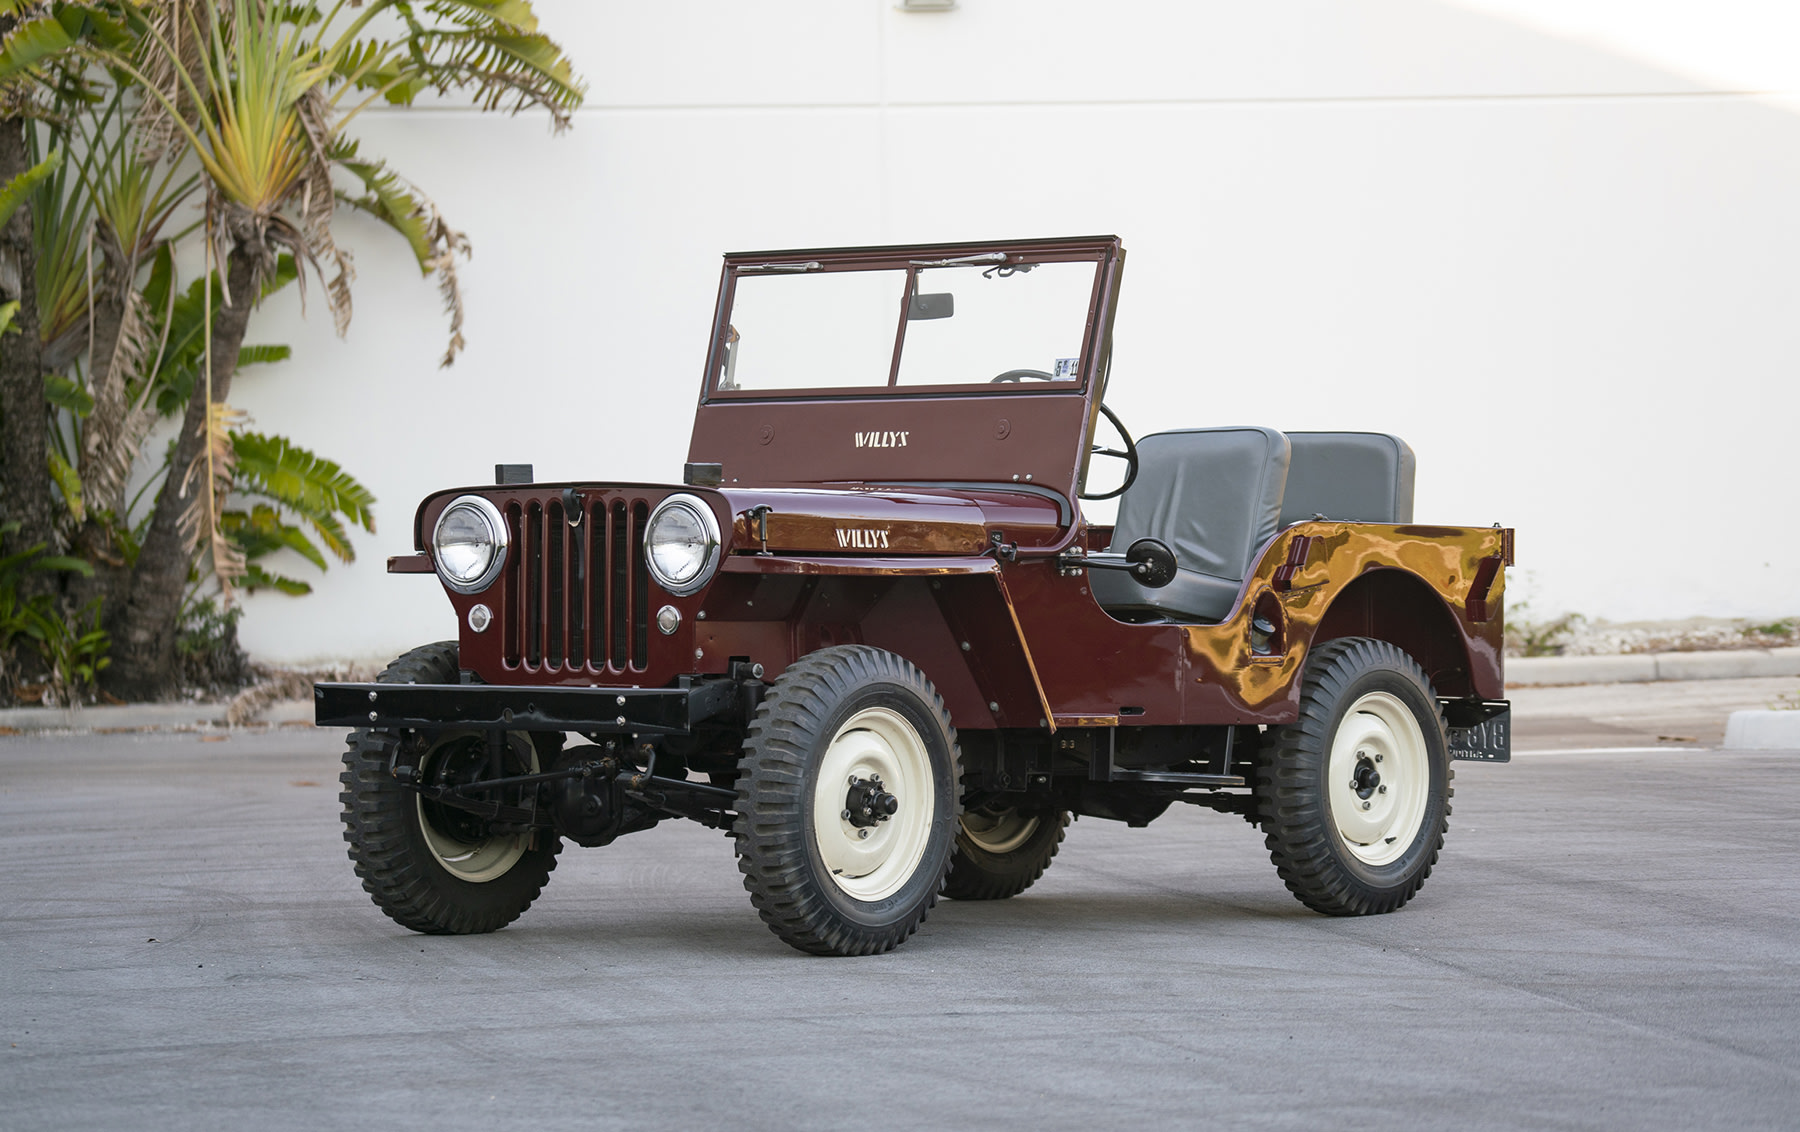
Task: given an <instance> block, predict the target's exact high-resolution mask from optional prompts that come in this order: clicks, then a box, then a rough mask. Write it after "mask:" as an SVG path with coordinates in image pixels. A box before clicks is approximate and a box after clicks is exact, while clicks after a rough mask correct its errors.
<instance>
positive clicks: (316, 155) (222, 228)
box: [0, 0, 582, 697]
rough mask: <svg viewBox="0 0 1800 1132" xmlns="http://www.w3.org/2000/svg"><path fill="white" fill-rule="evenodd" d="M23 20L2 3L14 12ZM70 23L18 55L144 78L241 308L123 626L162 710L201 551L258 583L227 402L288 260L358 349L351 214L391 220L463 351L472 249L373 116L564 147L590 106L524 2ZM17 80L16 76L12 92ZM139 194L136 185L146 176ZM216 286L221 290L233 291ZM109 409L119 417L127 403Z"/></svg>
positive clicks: (222, 342)
mask: <svg viewBox="0 0 1800 1132" xmlns="http://www.w3.org/2000/svg"><path fill="white" fill-rule="evenodd" d="M7 6H9V5H8V3H7V0H0V10H4V9H5V8H6V7H7ZM10 6H11V7H14V8H18V7H19V5H18V4H17V3H16V2H15V3H13V4H11V5H10ZM58 7H59V9H60V11H59V13H58V14H57V15H56V16H55V17H53V16H52V15H51V14H50V13H47V12H39V13H37V14H36V15H35V17H34V18H31V19H30V20H29V21H28V22H25V23H21V25H20V26H19V28H18V29H16V31H15V34H14V35H13V37H12V40H11V42H9V44H8V47H9V50H11V49H12V48H13V47H14V46H15V45H16V44H19V43H24V44H26V45H28V46H29V47H30V48H31V52H35V53H36V55H35V57H36V58H38V59H41V58H45V57H48V55H49V54H50V53H51V50H52V49H56V50H65V51H72V52H74V53H76V54H77V55H79V56H80V57H82V58H84V59H87V60H90V61H92V62H93V63H95V64H98V65H100V66H103V67H106V68H108V69H110V70H112V71H114V72H117V73H119V74H122V75H125V76H129V78H130V80H131V81H132V83H133V84H134V85H135V88H136V91H137V93H138V95H139V97H140V98H141V101H140V103H139V112H138V118H137V122H136V128H135V133H136V137H137V138H138V140H139V146H138V148H137V150H136V151H135V154H134V158H135V159H136V160H137V161H139V162H140V163H141V164H143V165H144V166H146V167H150V166H155V165H157V163H159V162H166V161H168V160H170V159H171V154H176V155H183V154H184V155H186V157H187V158H189V159H191V160H192V162H193V163H194V164H195V165H197V166H198V170H199V176H200V182H201V187H202V189H203V191H204V194H205V231H204V239H205V245H206V250H207V256H208V259H209V264H210V265H216V267H217V268H218V275H217V279H218V284H219V286H220V288H221V290H222V292H223V294H222V296H221V300H222V301H219V302H217V303H215V302H214V301H213V300H212V299H211V297H210V296H209V297H208V301H206V302H205V303H204V309H205V311H206V312H207V314H208V316H209V321H210V326H209V327H208V328H207V330H206V333H205V342H206V349H205V359H204V367H203V368H204V373H203V375H202V378H203V379H202V381H201V382H200V383H199V387H198V388H196V389H195V391H194V394H193V395H192V396H191V397H189V399H188V401H187V406H186V410H185V415H184V419H183V422H182V426H181V429H180V432H179V434H178V436H177V440H176V444H175V449H174V454H173V458H172V462H171V464H170V466H169V469H168V474H167V477H166V480H165V483H164V487H163V489H162V491H161V493H160V494H159V496H158V498H157V501H156V506H155V510H154V512H153V514H152V517H151V519H150V523H149V527H148V530H147V532H146V533H145V536H144V539H143V542H142V547H141V550H140V551H139V553H138V555H137V560H136V565H135V569H134V570H133V571H132V574H131V579H130V585H129V592H128V595H127V596H126V598H125V600H124V602H123V603H122V607H118V608H115V609H114V610H113V617H112V619H111V624H112V626H113V629H114V648H115V653H114V661H115V662H114V664H113V666H112V668H111V670H110V672H109V673H108V676H109V681H108V682H109V686H110V687H111V688H112V689H113V690H115V691H117V692H120V693H122V694H125V695H129V696H138V697H143V696H157V695H160V694H163V693H165V692H166V691H168V690H169V683H170V678H169V675H168V674H169V673H170V672H171V671H172V668H171V664H170V660H171V658H172V655H173V649H174V644H175V637H176V632H177V628H178V621H179V615H180V610H181V607H182V601H183V595H184V593H185V592H186V590H187V588H188V579H189V571H190V567H191V565H192V564H193V562H194V561H195V554H196V551H197V550H198V551H199V552H200V553H201V554H202V556H203V557H205V558H207V559H209V560H210V567H211V570H212V571H213V573H214V574H215V575H216V576H217V577H218V578H219V580H220V582H221V584H222V585H223V586H225V587H226V588H227V592H229V587H230V585H231V584H232V581H233V580H234V579H235V578H237V577H239V576H241V575H242V574H243V573H244V571H245V570H246V568H247V564H246V562H245V561H244V557H243V552H242V550H241V546H242V541H241V539H240V540H237V541H234V539H233V538H232V537H231V535H232V528H233V527H234V526H235V529H237V530H238V531H239V532H240V533H241V532H242V531H244V530H245V529H246V528H245V527H244V524H243V523H242V522H235V523H228V522H227V520H226V518H225V515H226V511H227V508H226V506H225V496H226V495H227V494H228V493H229V492H230V490H231V488H232V485H233V484H234V483H235V482H236V477H235V475H234V471H233V464H234V459H235V456H236V453H237V447H236V445H234V443H233V441H232V437H231V423H232V421H233V419H234V418H233V414H232V411H231V410H230V409H229V407H228V406H227V403H226V398H227V397H228V395H229V393H230V389H231V382H232V378H233V376H234V374H235V372H236V370H237V367H238V364H239V355H240V350H241V347H242V346H243V342H244V337H245V333H246V330H247V328H248V324H249V318H250V314H251V311H252V309H253V308H254V306H255V304H256V302H257V301H258V299H259V298H260V297H261V295H262V293H263V290H264V287H265V284H266V283H267V282H268V281H269V280H270V279H271V278H272V277H273V276H274V274H275V268H276V265H277V263H278V261H279V259H280V257H281V256H282V255H283V253H286V254H289V255H291V256H292V257H293V258H294V260H295V261H296V263H297V264H298V265H299V267H300V270H301V273H302V278H304V275H305V274H306V273H307V272H309V271H310V272H311V273H312V274H313V275H315V276H316V277H317V278H318V279H319V281H320V282H321V283H322V284H323V289H324V293H325V300H326V303H327V305H328V307H329V308H330V310H331V312H332V315H333V318H334V320H335V322H336V324H337V328H338V330H339V332H340V333H342V332H343V331H344V329H345V328H346V327H347V326H348V324H349V321H350V316H351V292H350V284H351V278H352V272H351V269H350V264H349V260H348V257H347V256H346V255H345V254H344V253H343V252H342V251H341V249H339V247H338V246H337V243H336V240H335V238H334V235H333V231H332V221H333V219H334V217H335V215H336V213H337V210H338V209H339V208H341V207H349V208H354V209H356V210H359V211H362V212H365V213H367V214H370V215H373V216H375V217H377V218H378V219H380V220H382V221H383V222H385V223H386V224H388V225H389V226H390V227H391V228H393V229H394V230H395V231H397V232H398V233H400V234H401V235H402V236H403V237H404V238H405V239H406V240H407V242H408V244H409V246H410V247H411V249H412V251H413V254H414V256H415V257H416V258H417V260H418V263H419V265H420V268H421V269H422V270H423V271H425V272H427V273H430V274H434V275H436V277H437V279H438V282H439V287H440V290H441V291H442V293H443V296H444V301H445V308H446V311H447V313H448V315H449V317H450V343H449V346H448V348H447V349H446V351H445V355H444V358H443V364H445V365H448V364H450V363H451V361H453V360H454V358H455V355H456V353H457V352H458V350H460V348H461V346H462V339H461V334H460V329H461V321H462V316H461V310H462V306H461V296H460V292H459V291H458V288H457V281H456V272H455V262H456V257H457V256H458V255H459V254H465V255H466V253H467V241H466V239H465V238H464V237H463V236H462V235H461V234H460V233H458V232H457V231H455V230H454V229H452V228H451V227H450V226H449V225H448V224H447V223H446V222H445V220H444V219H443V217H442V216H441V215H440V214H439V213H438V211H437V209H436V207H435V206H434V205H433V204H432V203H431V202H430V200H429V199H428V198H426V197H425V196H424V194H423V193H421V192H420V191H419V190H418V189H417V188H416V187H414V186H413V185H412V184H410V183H409V182H408V181H406V180H404V179H403V178H401V177H400V176H399V175H398V174H396V173H395V172H393V171H392V170H390V169H389V168H387V166H386V165H385V163H383V162H382V161H380V160H379V159H376V158H372V157H368V156H365V155H363V154H361V153H360V151H359V147H358V144H357V142H356V140H355V139H354V138H352V137H350V136H348V135H347V134H346V133H345V127H346V126H347V125H348V124H349V123H350V122H351V121H352V120H354V119H355V118H356V116H357V115H358V114H360V113H362V112H363V111H364V110H366V109H368V108H369V107H370V106H373V105H377V104H379V103H382V102H384V101H385V102H387V103H389V104H395V105H407V104H410V103H411V102H412V101H413V99H414V98H416V97H417V96H418V95H420V94H423V93H425V92H428V91H433V92H436V93H437V94H439V95H450V94H459V93H460V94H462V95H465V96H468V97H470V98H471V99H472V100H473V101H474V102H475V103H476V104H477V105H478V106H480V107H482V108H483V109H490V110H491V109H508V110H512V111H514V112H517V111H518V110H521V109H524V108H526V107H532V106H536V107H542V108H544V109H545V110H547V111H548V112H549V113H550V115H551V121H552V124H553V126H554V127H555V128H557V129H561V128H563V127H564V126H566V125H567V123H568V120H569V113H570V111H571V110H572V109H573V108H574V107H575V106H577V105H578V104H579V103H580V100H581V97H582V87H581V85H580V84H579V82H578V81H577V80H576V79H575V78H574V76H573V74H572V72H571V69H570V66H569V63H568V61H567V60H566V59H565V58H564V57H563V55H562V53H561V51H560V49H559V48H557V47H556V45H555V44H554V43H552V42H551V41H550V40H549V39H547V38H545V37H544V36H543V35H542V34H540V33H539V32H538V30H537V26H536V20H535V17H534V16H533V14H532V12H531V8H530V5H529V3H526V2H524V0H426V2H424V3H419V2H416V0H368V2H366V3H362V4H360V5H357V4H352V3H348V2H347V0H337V2H336V3H334V4H332V5H331V6H330V7H329V8H327V7H326V6H325V5H322V4H316V3H288V4H281V3H272V2H270V0H254V2H253V0H109V2H105V3H91V4H64V5H59V6H58ZM71 12H83V13H86V14H87V17H88V18H90V19H91V20H92V21H93V22H92V24H91V26H90V27H89V28H87V29H86V30H87V31H88V32H89V33H90V34H88V35H87V36H86V37H85V38H84V37H83V36H82V35H80V34H72V33H70V32H69V30H68V29H69V28H70V27H71V26H73V21H72V20H71V19H70V18H69V13H71ZM59 29H60V34H61V36H62V42H59V40H58V36H59ZM375 29H385V30H375ZM82 30H83V29H81V28H77V31H78V32H79V31H82ZM121 32H122V33H123V34H122V35H121V34H119V33H121ZM121 39H123V40H124V41H125V42H127V43H128V44H129V45H130V46H129V47H123V46H121V45H120V41H121ZM31 52H20V54H30V53H31ZM6 77H7V74H6V64H5V61H4V60H0V81H3V80H4V79H5V78H6ZM3 141H4V139H3V138H0V159H3V158H4V157H5V152H4V148H3ZM121 180H122V181H126V180H128V181H129V184H131V185H133V186H136V185H140V184H142V183H143V176H142V175H141V174H133V176H132V178H129V179H126V178H121ZM0 183H4V182H0ZM344 185H349V186H354V188H353V189H350V190H348V191H347V190H346V189H345V188H343V187H341V186H344ZM139 195H140V196H141V195H142V194H139ZM140 212H141V209H140ZM121 246H123V241H122V240H121ZM206 278H207V280H208V282H209V284H210V282H211V280H212V279H213V278H214V275H213V274H212V273H211V272H209V273H208V275H207V276H206ZM34 313H35V312H34ZM123 321H126V322H127V323H129V319H124V320H123ZM92 345H94V343H90V346H92ZM108 349H109V357H117V356H119V353H118V348H117V344H116V342H115V343H114V344H113V345H112V346H109V347H108ZM108 388H109V389H110V388H111V387H110V386H108ZM108 403H109V405H110V406H111V407H112V409H113V411H114V412H115V414H116V411H117V409H118V407H119V406H120V405H121V404H122V403H124V402H122V401H121V399H120V398H118V397H113V398H112V400H111V401H109V402H108ZM140 408H141V405H140ZM8 409H9V412H8V416H9V422H8V428H9V430H10V426H11V421H10V418H11V417H12V415H13V414H12V413H11V412H10V406H8ZM109 419H110V418H109ZM107 427H109V428H112V427H114V426H112V425H108V426H107ZM9 439H10V438H9ZM138 439H140V440H141V434H139V437H138ZM9 455H10V449H9ZM27 458H29V457H27ZM39 466H42V465H41V463H40V465H39Z"/></svg>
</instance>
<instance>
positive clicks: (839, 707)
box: [732, 645, 962, 955]
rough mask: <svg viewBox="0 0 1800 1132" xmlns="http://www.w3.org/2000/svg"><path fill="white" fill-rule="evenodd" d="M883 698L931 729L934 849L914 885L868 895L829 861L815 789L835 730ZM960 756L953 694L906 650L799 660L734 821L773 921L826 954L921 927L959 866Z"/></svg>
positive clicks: (768, 714)
mask: <svg viewBox="0 0 1800 1132" xmlns="http://www.w3.org/2000/svg"><path fill="white" fill-rule="evenodd" d="M872 707H880V708H887V709H889V710H891V711H893V712H895V713H896V714H898V715H900V716H901V717H903V718H904V720H905V721H906V722H907V723H908V724H909V725H910V726H911V727H912V729H913V731H914V733H915V734H916V735H917V736H918V738H919V739H920V740H921V741H922V743H923V746H924V748H925V751H926V754H927V756H928V758H929V764H930V778H931V787H932V794H933V797H932V806H933V809H932V813H931V819H930V824H929V832H928V833H927V834H926V836H925V842H924V851H923V855H922V858H921V859H920V861H919V862H918V863H917V865H916V866H914V868H913V871H912V873H911V874H910V875H909V876H908V878H907V879H906V880H905V882H904V884H903V885H902V887H900V888H899V889H898V891H896V892H894V893H893V894H892V895H891V896H887V897H885V898H882V899H879V900H873V901H866V900H861V899H858V898H856V897H854V896H852V895H850V894H849V893H848V892H846V891H844V890H843V889H842V888H841V887H840V886H839V884H838V883H837V882H836V881H834V880H833V878H832V876H831V874H830V871H829V869H828V868H827V866H826V865H825V862H824V858H823V857H822V855H821V850H820V846H819V844H818V836H817V834H816V833H815V830H814V828H813V826H814V822H813V812H814V804H813V799H814V788H815V786H816V785H817V784H818V781H819V779H818V775H819V769H820V763H821V761H822V760H824V758H825V756H826V753H827V750H828V748H829V746H830V744H831V742H832V739H833V737H834V736H836V735H837V733H838V731H839V729H840V728H841V727H842V726H843V724H844V723H845V722H847V721H848V720H850V719H851V718H852V717H853V716H855V715H856V714H857V713H859V712H862V711H865V710H866V709H869V708H872ZM959 763H960V755H959V752H958V749H957V746H956V729H955V727H953V726H952V725H951V722H950V714H949V712H947V711H946V710H945V709H944V701H943V699H942V697H940V696H939V695H938V693H937V689H936V688H934V687H933V686H932V684H931V681H930V680H928V679H926V677H925V674H924V673H922V672H920V671H919V670H918V669H917V668H915V667H914V666H913V665H912V664H911V663H909V662H908V661H906V660H904V659H903V658H901V657H899V656H896V655H895V654H893V653H890V652H884V651H882V650H881V649H876V648H870V647H868V646H864V645H839V646H835V647H832V648H827V649H821V650H819V651H818V652H814V653H810V654H808V655H807V656H805V657H803V658H801V659H800V660H799V661H798V662H797V663H795V664H794V665H793V666H791V667H790V668H788V670H787V671H786V672H784V673H783V674H782V676H781V678H780V679H779V680H777V681H776V682H775V684H774V686H773V687H772V688H771V689H770V691H769V694H768V695H767V696H766V697H764V699H763V701H762V705H761V706H760V707H759V708H758V709H757V712H756V717H755V719H754V720H753V721H752V722H751V724H750V728H749V732H748V734H747V736H746V738H745V741H744V754H743V757H742V759H740V760H739V763H738V777H737V792H738V797H737V813H738V817H737V820H736V822H735V824H734V825H733V829H732V832H733V835H734V836H735V838H736V842H737V853H738V869H739V871H741V872H742V873H743V874H744V888H745V889H746V890H748V891H749V893H750V902H751V903H752V904H753V905H755V907H756V910H757V912H758V914H760V915H761V917H762V919H763V922H764V923H766V924H768V925H769V928H770V929H771V930H772V931H773V932H774V933H775V934H776V935H777V936H779V937H780V938H781V939H782V940H783V941H784V942H786V943H788V944H789V945H791V946H793V947H795V948H798V949H799V950H801V951H805V952H809V953H811V954H814V955H874V954H879V953H881V952H885V951H890V950H892V949H893V948H894V947H896V946H898V945H899V944H900V943H901V942H902V941H904V940H905V939H907V938H908V937H909V936H911V935H912V934H913V933H914V932H915V931H917V930H918V927H919V925H920V924H921V923H923V922H924V921H925V917H926V915H927V914H928V913H929V912H930V911H931V908H932V907H933V905H935V904H936V902H937V897H938V893H939V891H940V890H941V888H942V887H943V883H944V874H945V871H946V870H947V869H948V868H949V864H950V851H951V845H952V841H953V839H954V837H955V832H956V829H957V813H958V801H957V800H958V797H959V796H960V793H961V791H960V789H959V784H960V782H961V780H962V779H961V769H960V765H959ZM902 804H903V805H917V804H918V800H917V799H913V798H909V799H905V800H903V803H902ZM826 835H827V836H830V835H831V831H829V830H828V831H827V833H826Z"/></svg>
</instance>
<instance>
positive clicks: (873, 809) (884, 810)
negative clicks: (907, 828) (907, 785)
mask: <svg viewBox="0 0 1800 1132" xmlns="http://www.w3.org/2000/svg"><path fill="white" fill-rule="evenodd" d="M898 812H900V799H898V798H896V797H894V796H893V795H892V794H889V793H888V792H887V787H885V786H883V785H882V783H881V776H880V775H879V774H871V775H870V776H869V777H867V778H859V777H857V776H856V775H854V774H853V775H851V776H850V793H849V794H848V795H846V796H845V798H844V813H843V818H844V820H845V821H847V822H849V823H850V824H851V825H853V826H855V827H856V828H858V829H867V828H869V827H870V826H873V825H874V824H875V823H877V822H884V821H886V820H888V819H889V818H891V817H893V816H894V815H895V814H896V813H898Z"/></svg>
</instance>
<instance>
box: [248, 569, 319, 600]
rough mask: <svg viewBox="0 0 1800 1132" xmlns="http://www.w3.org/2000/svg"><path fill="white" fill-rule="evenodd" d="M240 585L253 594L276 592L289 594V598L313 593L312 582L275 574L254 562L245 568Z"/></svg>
mask: <svg viewBox="0 0 1800 1132" xmlns="http://www.w3.org/2000/svg"><path fill="white" fill-rule="evenodd" d="M240 584H241V585H242V586H243V587H244V589H246V590H248V591H250V592H251V593H255V592H256V591H257V590H264V589H268V590H275V591H277V592H278V593H284V594H287V595H288V596H289V597H305V596H306V595H307V594H309V593H312V584H311V583H310V582H303V581H301V580H300V579H298V578H290V577H288V576H287V575H285V574H277V573H274V572H273V571H270V570H266V569H264V568H263V567H261V566H259V565H257V564H256V563H254V562H252V563H250V564H249V565H247V566H245V567H244V576H243V578H242V579H241V580H240Z"/></svg>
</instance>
